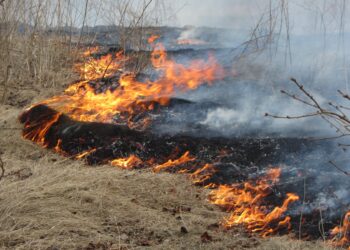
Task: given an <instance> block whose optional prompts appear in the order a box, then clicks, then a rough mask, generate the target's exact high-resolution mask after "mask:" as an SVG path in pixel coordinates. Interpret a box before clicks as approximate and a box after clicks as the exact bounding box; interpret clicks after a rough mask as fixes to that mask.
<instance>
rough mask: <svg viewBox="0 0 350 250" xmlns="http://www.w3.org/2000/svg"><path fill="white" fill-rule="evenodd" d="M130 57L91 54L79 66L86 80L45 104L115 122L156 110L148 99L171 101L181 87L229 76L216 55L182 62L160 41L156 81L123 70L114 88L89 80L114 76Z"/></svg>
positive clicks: (84, 118)
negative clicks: (96, 85)
mask: <svg viewBox="0 0 350 250" xmlns="http://www.w3.org/2000/svg"><path fill="white" fill-rule="evenodd" d="M127 60H129V59H128V58H126V57H125V56H124V55H123V53H122V52H119V53H117V54H116V55H114V56H112V55H109V54H108V55H106V56H103V57H101V58H99V59H95V58H90V60H89V61H88V63H85V64H79V65H77V66H76V68H77V69H78V71H79V72H80V73H81V78H82V80H81V81H80V82H78V83H76V84H73V85H71V86H70V87H68V88H67V89H66V91H65V94H64V95H61V96H55V97H53V98H50V99H48V100H46V101H43V102H42V104H45V105H48V106H51V107H53V108H54V109H56V110H58V111H60V112H62V113H65V114H67V115H68V116H70V117H71V118H73V119H75V120H79V121H90V122H95V121H96V122H112V121H113V117H114V116H115V115H118V114H121V113H125V112H126V113H127V114H129V115H132V114H134V113H135V112H141V111H144V110H152V108H153V106H154V104H151V105H146V104H145V103H146V102H147V101H152V102H157V103H159V104H160V105H167V104H168V102H169V98H170V97H171V96H173V95H174V94H175V93H176V92H177V91H181V92H185V91H188V90H193V89H196V88H198V87H199V86H200V85H201V84H204V83H208V84H210V83H211V82H213V81H214V80H216V79H222V78H223V77H224V76H225V73H224V70H223V68H222V67H221V66H220V65H219V64H218V63H217V61H216V59H215V58H214V57H213V56H210V57H209V58H208V60H194V61H191V62H189V64H188V66H185V65H182V64H179V63H177V62H175V61H173V60H170V59H168V58H167V54H166V51H165V49H164V47H163V45H161V44H156V45H155V49H154V51H153V53H152V56H151V62H152V64H153V66H154V67H155V68H157V69H158V70H159V72H160V74H159V78H158V79H157V80H155V81H150V80H147V81H145V82H140V81H137V80H136V77H135V75H134V74H132V73H128V74H127V73H121V76H120V78H119V80H115V81H116V83H115V84H116V85H117V86H118V87H117V88H116V89H114V90H109V89H108V90H106V91H105V92H103V93H96V92H95V89H94V88H93V87H92V86H90V85H89V81H92V80H97V79H101V78H103V77H110V76H112V75H114V74H115V73H116V72H118V71H120V72H122V65H123V64H124V63H125V62H126V61H127Z"/></svg>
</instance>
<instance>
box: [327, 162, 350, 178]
mask: <svg viewBox="0 0 350 250" xmlns="http://www.w3.org/2000/svg"><path fill="white" fill-rule="evenodd" d="M329 163H330V164H331V165H332V166H333V167H335V168H336V169H337V170H339V171H340V172H342V173H343V174H345V175H347V176H350V173H349V172H347V171H345V170H343V169H341V168H340V167H338V166H337V164H335V163H334V162H333V161H329Z"/></svg>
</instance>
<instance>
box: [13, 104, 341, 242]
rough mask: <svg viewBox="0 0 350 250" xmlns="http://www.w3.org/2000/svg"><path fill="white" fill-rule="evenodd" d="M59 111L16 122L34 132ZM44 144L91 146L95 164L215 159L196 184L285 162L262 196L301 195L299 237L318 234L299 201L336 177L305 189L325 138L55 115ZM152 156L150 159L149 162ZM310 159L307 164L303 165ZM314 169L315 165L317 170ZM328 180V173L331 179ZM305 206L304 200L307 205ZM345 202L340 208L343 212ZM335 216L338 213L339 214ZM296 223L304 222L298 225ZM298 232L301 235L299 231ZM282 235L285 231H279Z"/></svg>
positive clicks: (239, 178)
mask: <svg viewBox="0 0 350 250" xmlns="http://www.w3.org/2000/svg"><path fill="white" fill-rule="evenodd" d="M55 115H57V111H55V110H53V109H51V108H49V107H47V106H44V105H37V106H34V107H33V108H31V109H29V110H27V111H25V112H24V113H23V114H22V115H21V116H20V118H19V119H20V122H21V123H23V124H24V129H23V134H24V135H25V134H28V133H31V132H35V130H37V129H38V125H39V126H40V124H42V123H43V122H44V123H45V121H48V120H50V119H52V117H54V116H55ZM42 143H43V144H44V145H45V147H47V148H49V149H54V148H55V147H56V145H58V144H59V145H60V152H61V153H62V154H64V155H65V156H67V157H73V158H74V156H76V155H78V154H80V153H83V152H85V151H88V150H91V149H95V151H93V152H91V153H90V154H88V155H87V156H86V158H85V160H86V163H87V164H89V165H95V166H96V165H99V164H105V163H108V162H110V161H111V160H113V159H116V158H122V157H128V156H130V155H132V154H133V155H136V156H137V157H139V158H140V159H141V160H142V161H143V163H142V164H140V165H138V166H137V167H136V168H139V169H143V168H149V167H151V165H154V164H162V163H164V162H166V161H167V160H169V159H177V158H179V157H181V156H182V155H183V154H184V153H185V152H186V151H189V152H190V155H192V156H194V157H195V158H196V159H195V161H192V162H189V163H185V164H182V165H179V166H177V167H174V168H170V169H168V170H167V171H169V172H174V173H175V172H178V171H179V170H187V172H189V173H193V172H194V171H196V170H197V169H199V168H201V167H203V166H204V165H205V164H206V163H211V164H213V166H214V168H215V172H213V173H211V175H210V178H208V179H205V180H204V181H202V182H199V183H197V185H203V186H205V185H208V184H210V183H213V184H233V183H242V182H244V181H247V180H251V179H253V180H254V178H258V177H259V176H261V173H262V172H264V171H266V170H267V169H268V168H270V167H272V166H280V165H281V164H288V166H293V167H290V168H289V167H287V168H286V167H285V168H284V170H283V173H282V176H281V180H280V182H279V183H277V184H276V185H275V186H274V187H273V188H272V192H271V194H270V195H269V196H268V198H267V199H266V205H267V206H269V207H271V208H272V207H274V206H280V205H281V204H282V202H283V200H284V198H285V194H286V193H296V194H298V195H299V197H300V200H299V201H297V202H295V203H294V204H292V205H291V207H290V209H289V210H288V213H289V215H290V216H291V217H292V230H293V232H294V233H295V235H297V236H301V237H302V238H304V239H318V238H320V236H321V235H320V230H319V228H320V215H319V211H318V210H316V209H308V211H307V212H305V213H303V212H301V211H300V207H302V206H304V205H302V204H313V203H314V202H316V199H317V193H318V192H320V193H321V192H324V193H327V192H328V193H329V194H330V195H331V193H332V185H334V186H335V185H336V183H334V182H336V180H333V181H329V183H328V185H325V186H324V187H314V188H311V189H310V190H309V191H308V192H311V193H308V194H305V190H304V188H305V187H304V186H305V182H307V183H313V182H314V181H315V180H313V179H314V178H315V175H314V174H309V173H312V172H313V171H315V170H316V167H315V166H312V162H316V163H317V156H315V159H313V158H312V157H311V159H308V162H306V163H305V162H303V160H302V159H303V157H302V156H303V154H304V153H305V152H307V151H310V148H312V149H313V150H315V151H321V152H323V153H324V154H328V153H331V152H330V151H331V148H332V147H331V145H330V143H329V142H327V141H315V140H308V139H305V138H278V137H277V138H224V137H216V138H206V137H198V136H190V135H181V134H176V135H164V134H163V135H159V134H156V133H154V132H153V131H148V130H146V131H138V130H132V129H130V128H129V127H128V126H125V125H114V124H105V123H97V122H80V121H75V120H72V119H70V118H69V117H68V116H66V115H64V114H61V115H60V116H59V119H58V120H57V121H56V122H55V123H54V124H53V125H52V126H51V127H50V128H49V129H48V131H47V133H46V135H45V138H44V142H42ZM150 161H152V164H151V163H150ZM307 163H311V164H310V168H309V169H308V168H305V164H307ZM316 171H317V170H316ZM329 179H330V178H329ZM306 206H307V205H306ZM345 209H346V206H344V207H342V208H341V209H340V210H344V211H345ZM328 210H329V208H327V209H326V210H324V211H323V213H324V214H325V217H324V218H323V219H324V220H323V221H321V223H322V227H323V228H324V231H325V232H329V230H330V229H332V228H333V227H334V226H335V225H337V224H339V222H340V217H339V216H334V215H333V216H327V214H329V215H331V214H332V213H331V211H328ZM337 215H339V213H337ZM300 223H301V224H302V227H300ZM300 229H302V234H301V235H299V230H300ZM279 233H280V234H284V233H286V232H285V231H280V232H279Z"/></svg>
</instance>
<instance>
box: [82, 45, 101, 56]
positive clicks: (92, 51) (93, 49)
mask: <svg viewBox="0 0 350 250" xmlns="http://www.w3.org/2000/svg"><path fill="white" fill-rule="evenodd" d="M99 50H100V49H99V47H98V46H96V47H91V48H88V49H87V50H85V51H84V52H83V56H85V57H87V56H91V55H92V54H95V53H97V52H98V51H99Z"/></svg>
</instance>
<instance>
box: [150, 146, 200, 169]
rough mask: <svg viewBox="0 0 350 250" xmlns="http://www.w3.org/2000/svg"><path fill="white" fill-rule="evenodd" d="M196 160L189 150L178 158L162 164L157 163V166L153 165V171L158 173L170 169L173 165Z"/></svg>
mask: <svg viewBox="0 0 350 250" xmlns="http://www.w3.org/2000/svg"><path fill="white" fill-rule="evenodd" d="M193 160H195V158H194V157H191V156H190V152H189V151H187V152H185V153H184V154H183V155H182V156H181V157H180V158H178V159H176V160H168V161H167V162H165V163H163V164H161V165H157V166H155V167H153V171H154V172H155V173H158V172H160V171H162V170H164V169H168V168H171V167H176V166H178V165H181V164H185V163H187V162H190V161H193Z"/></svg>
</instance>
